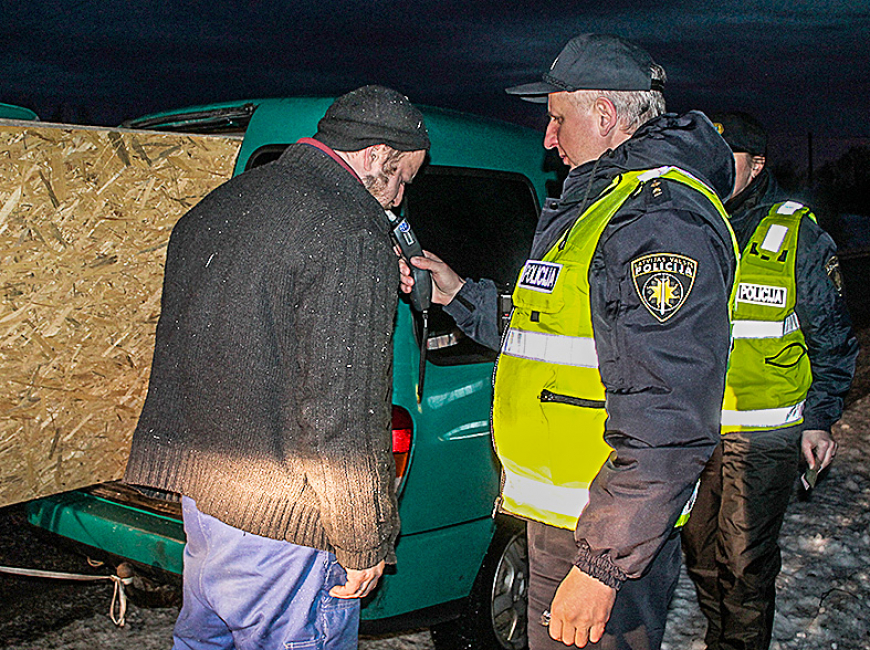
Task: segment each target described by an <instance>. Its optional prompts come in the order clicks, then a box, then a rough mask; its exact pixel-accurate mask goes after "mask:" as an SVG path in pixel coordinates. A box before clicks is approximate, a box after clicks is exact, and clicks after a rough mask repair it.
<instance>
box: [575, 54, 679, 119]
mask: <svg viewBox="0 0 870 650" xmlns="http://www.w3.org/2000/svg"><path fill="white" fill-rule="evenodd" d="M651 73H652V80H653V81H659V82H661V84H664V83H665V82H666V81H667V74H665V69H664V68H663V67H661V66H660V65H658V64H657V63H653V64H652V69H651ZM571 95H572V96H574V98H575V101H577V103H578V104H579V105H581V106H584V107H588V106H591V104H592V102H594V101H595V100H596V99H597V98H598V97H604V98H606V99H609V100H610V101H611V102H612V103H613V106H614V108H616V115H617V117H618V119H619V122H620V124H621V127H622V129H623V130H624V131H625V132H626V133H629V134H631V133H634V132H635V131H637V129H638V128H639V127H640V126H641V125H642V124H643V123H644V122H648V121H649V120H651V119H653V118H654V117H658V116H659V115H661V114H662V113H664V112H665V110H666V108H665V96H664V95H663V94H662V92H661V91H659V90H578V91H576V92H573V93H571Z"/></svg>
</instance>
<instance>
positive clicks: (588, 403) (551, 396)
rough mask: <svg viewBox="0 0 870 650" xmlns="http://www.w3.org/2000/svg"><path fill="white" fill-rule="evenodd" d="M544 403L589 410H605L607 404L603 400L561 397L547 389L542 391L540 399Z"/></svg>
mask: <svg viewBox="0 0 870 650" xmlns="http://www.w3.org/2000/svg"><path fill="white" fill-rule="evenodd" d="M539 399H540V400H541V401H542V402H554V403H556V404H568V405H570V406H581V407H583V408H587V409H603V408H605V407H606V406H607V403H606V402H605V401H604V400H603V399H583V398H582V397H571V396H570V395H560V394H559V393H554V392H553V391H549V390H547V389H546V388H545V389H544V390H542V391H541V395H540V398H539Z"/></svg>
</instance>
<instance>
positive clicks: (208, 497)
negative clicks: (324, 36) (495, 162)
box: [125, 86, 429, 650]
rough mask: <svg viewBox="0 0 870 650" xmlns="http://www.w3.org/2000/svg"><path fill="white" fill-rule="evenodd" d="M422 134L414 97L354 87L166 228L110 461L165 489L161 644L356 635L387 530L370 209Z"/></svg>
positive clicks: (388, 256) (375, 225) (383, 353)
mask: <svg viewBox="0 0 870 650" xmlns="http://www.w3.org/2000/svg"><path fill="white" fill-rule="evenodd" d="M428 148H429V137H428V134H427V131H426V127H425V125H424V123H423V116H422V114H421V113H420V111H419V110H418V109H417V108H415V107H414V106H413V105H411V103H410V102H409V101H408V99H407V98H406V97H404V96H402V95H400V94H399V93H397V92H395V91H393V90H390V89H388V88H384V87H380V86H366V87H364V88H360V89H358V90H355V91H353V92H351V93H348V94H347V95H344V96H342V97H339V98H338V99H337V100H335V102H334V103H333V104H332V106H331V107H330V108H329V109H328V110H327V112H326V115H325V116H324V117H323V119H322V120H321V121H320V123H319V125H318V131H317V134H316V135H315V137H314V138H305V139H303V140H300V141H299V142H298V143H296V144H293V145H290V146H289V147H288V148H287V150H286V151H285V152H284V153H283V154H282V156H281V157H280V158H279V159H278V160H277V161H275V162H274V163H272V164H269V165H265V166H263V167H258V168H256V169H253V170H250V171H248V172H246V173H244V174H242V175H240V176H238V177H236V178H233V179H232V180H230V181H228V182H227V183H225V184H224V185H222V186H221V187H219V188H217V189H216V190H215V191H213V192H212V193H211V194H209V195H208V196H207V197H206V198H205V199H203V200H202V201H201V202H200V203H199V204H198V205H197V206H196V207H194V208H193V209H192V210H190V211H189V212H188V213H187V214H186V215H185V216H184V217H182V219H181V220H180V221H179V222H178V224H177V225H176V226H175V228H174V230H173V232H172V236H171V238H170V241H169V248H168V250H167V258H166V271H165V280H164V286H163V297H162V311H161V315H160V320H159V322H158V325H157V337H156V345H155V351H154V361H153V365H152V370H151V380H150V383H149V388H148V396H147V398H146V401H145V405H144V408H143V410H142V415H141V417H140V419H139V424H138V427H137V429H136V432H135V434H134V437H133V445H132V450H131V453H130V460H129V463H128V465H127V471H126V475H125V480H126V481H127V482H129V483H131V484H134V485H140V486H145V487H149V488H157V489H160V490H165V491H169V492H174V493H177V494H180V495H181V500H182V509H183V515H184V528H185V533H186V535H187V545H186V546H185V554H184V605H183V607H182V610H181V613H180V614H179V618H178V621H177V622H176V626H175V635H174V640H175V644H174V647H175V648H177V649H182V648H186V649H193V648H195V649H205V648H209V649H211V650H214V649H217V648H239V649H242V648H244V649H250V650H254V649H257V648H283V647H290V646H291V645H292V646H293V647H297V644H298V647H302V646H303V645H304V646H305V647H309V645H308V644H311V647H314V644H315V642H317V643H318V644H320V643H322V645H318V647H323V648H328V649H330V650H332V649H337V650H345V649H351V648H356V647H357V633H358V624H359V611H360V604H359V603H360V600H359V599H360V598H362V597H364V596H365V595H367V594H368V593H369V592H370V591H371V590H372V589H373V588H374V587H375V585H376V584H377V582H378V580H379V578H380V576H381V574H382V572H383V569H384V565H385V563H393V562H395V552H394V543H395V539H396V536H397V534H398V527H399V522H398V515H397V506H396V495H395V483H394V481H395V468H394V464H393V457H392V453H391V432H390V417H391V409H390V398H391V393H392V391H391V381H392V375H391V368H392V349H393V347H392V342H391V340H392V334H393V321H394V318H395V311H396V302H397V287H398V284H399V273H398V269H397V265H396V256H395V254H394V253H393V250H392V246H391V243H390V237H389V232H390V229H389V224H388V222H387V219H386V217H385V215H384V209H386V208H390V207H393V206H395V205H398V204H399V203H400V202H401V200H402V195H403V192H404V186H405V184H406V183H408V182H410V181H411V179H413V178H414V176H415V175H416V173H417V171H418V170H419V169H420V166H421V165H422V164H423V161H424V158H425V156H426V151H427V150H428ZM360 333H364V336H363V337H360Z"/></svg>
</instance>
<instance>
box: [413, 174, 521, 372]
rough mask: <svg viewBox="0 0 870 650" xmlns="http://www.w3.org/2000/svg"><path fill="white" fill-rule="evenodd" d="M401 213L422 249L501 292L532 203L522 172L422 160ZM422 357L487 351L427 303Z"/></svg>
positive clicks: (453, 358)
mask: <svg viewBox="0 0 870 650" xmlns="http://www.w3.org/2000/svg"><path fill="white" fill-rule="evenodd" d="M403 212H404V214H405V216H406V217H407V218H408V221H409V222H410V223H411V226H412V227H413V228H414V232H415V233H416V235H417V238H418V239H419V240H420V243H421V244H422V246H423V248H425V249H427V250H430V251H432V252H433V253H435V254H436V255H438V256H439V257H441V258H442V259H444V260H445V261H446V262H448V263H449V264H450V266H452V267H453V269H454V270H455V271H456V272H457V273H459V275H461V276H463V277H470V278H472V279H475V280H477V279H480V278H490V279H492V280H495V282H496V283H497V284H498V285H499V286H500V287H501V288H503V289H504V290H505V291H509V290H510V288H512V287H513V284H514V282H515V281H516V277H517V274H518V273H519V271H520V268H521V267H522V265H523V263H524V262H525V261H526V257H527V255H528V252H529V248H530V247H531V243H532V237H533V235H534V233H535V225H536V224H537V219H538V202H537V198H536V196H535V192H534V188H533V187H532V184H531V182H530V181H529V180H528V179H527V178H526V177H525V176H523V175H522V174H518V173H512V172H497V171H488V170H481V169H468V168H463V167H444V166H437V165H429V166H426V167H424V168H423V170H422V171H421V172H420V174H419V175H418V176H417V177H416V178H415V179H414V182H413V183H411V184H410V185H409V186H408V188H407V191H406V194H405V202H404V205H403ZM429 330H430V331H429V353H428V358H429V360H430V361H431V362H432V363H435V364H437V365H454V364H460V363H477V362H484V361H492V360H494V359H495V352H494V351H492V350H489V349H487V348H485V347H483V346H481V345H478V344H476V343H474V342H473V341H471V340H470V339H468V338H466V337H464V336H463V335H462V334H461V332H459V330H458V328H457V327H456V325H455V323H454V322H453V319H452V318H451V317H450V316H448V315H447V314H445V313H444V312H443V311H442V309H441V307H440V306H438V305H433V306H432V308H431V309H430V314H429Z"/></svg>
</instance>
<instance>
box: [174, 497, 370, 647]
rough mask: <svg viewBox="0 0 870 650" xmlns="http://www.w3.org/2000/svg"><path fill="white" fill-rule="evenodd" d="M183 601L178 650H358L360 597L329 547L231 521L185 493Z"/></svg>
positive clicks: (176, 634) (177, 625) (176, 639)
mask: <svg viewBox="0 0 870 650" xmlns="http://www.w3.org/2000/svg"><path fill="white" fill-rule="evenodd" d="M182 511H183V515H184V531H185V533H186V534H187V544H186V545H185V547H184V604H183V606H182V608H181V612H180V614H179V615H178V620H177V621H176V623H175V632H174V635H173V637H174V644H173V649H174V650H223V649H227V650H230V649H232V648H236V649H238V650H272V649H274V650H355V649H356V647H357V637H358V631H359V611H360V602H359V599H356V598H352V599H341V598H333V597H332V596H330V595H329V590H330V589H331V588H332V587H333V586H335V585H338V584H344V582H345V580H346V577H347V574H346V573H345V570H344V569H343V568H342V567H341V566H340V565H339V564H338V563H337V562H336V560H335V556H334V555H333V554H332V553H329V552H327V551H319V550H317V549H313V548H308V547H307V546H297V545H296V544H291V543H289V542H282V541H278V540H274V539H269V538H266V537H260V536H258V535H252V534H251V533H246V532H244V531H242V530H239V529H238V528H233V527H232V526H228V525H226V524H224V523H222V522H220V521H218V520H217V519H215V518H214V517H211V516H209V515H206V514H204V513H202V512H200V511H199V510H197V508H196V505H195V503H194V502H193V501H192V500H191V499H189V498H187V497H183V498H182Z"/></svg>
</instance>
